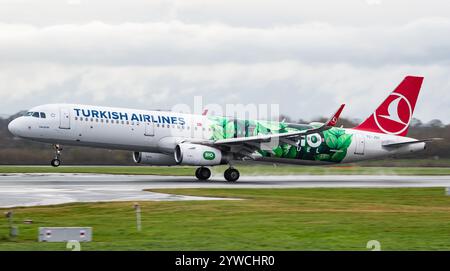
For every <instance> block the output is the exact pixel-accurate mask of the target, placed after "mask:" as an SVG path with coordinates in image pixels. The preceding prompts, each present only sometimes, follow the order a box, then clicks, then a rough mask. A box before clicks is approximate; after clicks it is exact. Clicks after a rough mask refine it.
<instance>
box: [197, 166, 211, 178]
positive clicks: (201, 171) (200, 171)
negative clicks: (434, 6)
mask: <svg viewBox="0 0 450 271" xmlns="http://www.w3.org/2000/svg"><path fill="white" fill-rule="evenodd" d="M195 177H197V179H199V180H200V181H206V180H208V179H209V177H211V170H209V168H207V167H199V168H197V170H196V171H195Z"/></svg>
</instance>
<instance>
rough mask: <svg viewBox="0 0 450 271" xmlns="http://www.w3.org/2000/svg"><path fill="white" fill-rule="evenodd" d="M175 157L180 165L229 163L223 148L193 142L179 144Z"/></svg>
mask: <svg viewBox="0 0 450 271" xmlns="http://www.w3.org/2000/svg"><path fill="white" fill-rule="evenodd" d="M174 158H175V161H176V162H177V163H178V164H180V165H191V166H214V165H220V164H226V163H227V161H226V159H225V158H224V156H223V155H222V151H221V150H219V149H216V148H213V147H209V146H204V145H200V144H192V143H180V144H178V145H177V146H176V147H175V153H174Z"/></svg>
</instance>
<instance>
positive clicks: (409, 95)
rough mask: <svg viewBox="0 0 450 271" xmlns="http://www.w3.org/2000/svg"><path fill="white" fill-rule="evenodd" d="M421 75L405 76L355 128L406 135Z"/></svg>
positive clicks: (420, 84) (420, 82) (421, 79)
mask: <svg viewBox="0 0 450 271" xmlns="http://www.w3.org/2000/svg"><path fill="white" fill-rule="evenodd" d="M422 81H423V77H417V76H406V77H405V79H403V81H402V82H401V83H400V85H399V86H398V87H397V88H396V89H395V90H394V91H393V92H392V93H391V94H390V95H389V96H388V97H387V98H386V100H384V102H383V103H382V104H381V105H380V106H379V107H378V108H377V109H376V110H375V112H374V113H373V114H372V115H370V116H369V117H368V118H367V119H366V120H365V121H364V122H363V123H361V124H360V125H358V126H357V127H355V129H357V130H363V131H370V132H376V133H384V134H391V135H400V136H406V134H407V133H408V127H409V123H410V122H411V119H412V116H413V112H414V107H415V106H416V101H417V97H418V95H419V91H420V87H421V86H422Z"/></svg>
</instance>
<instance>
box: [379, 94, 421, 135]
mask: <svg viewBox="0 0 450 271" xmlns="http://www.w3.org/2000/svg"><path fill="white" fill-rule="evenodd" d="M373 116H374V119H375V123H376V124H377V126H378V128H380V130H381V131H383V132H384V133H386V134H394V135H397V134H400V133H402V132H403V131H405V130H406V129H408V126H409V123H410V122H411V119H412V109H411V104H410V103H409V101H408V99H406V97H405V96H403V95H401V94H398V93H392V94H391V95H390V96H389V97H388V98H387V99H386V100H385V101H384V103H382V104H381V106H380V107H378V109H377V110H376V111H375V113H374V114H373Z"/></svg>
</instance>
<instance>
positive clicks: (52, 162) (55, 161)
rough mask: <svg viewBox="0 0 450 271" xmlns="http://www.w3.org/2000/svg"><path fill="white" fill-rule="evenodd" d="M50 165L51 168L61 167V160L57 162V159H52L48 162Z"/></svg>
mask: <svg viewBox="0 0 450 271" xmlns="http://www.w3.org/2000/svg"><path fill="white" fill-rule="evenodd" d="M50 164H51V165H52V166H53V167H59V165H61V160H59V159H53V160H52V161H51V162H50Z"/></svg>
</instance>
